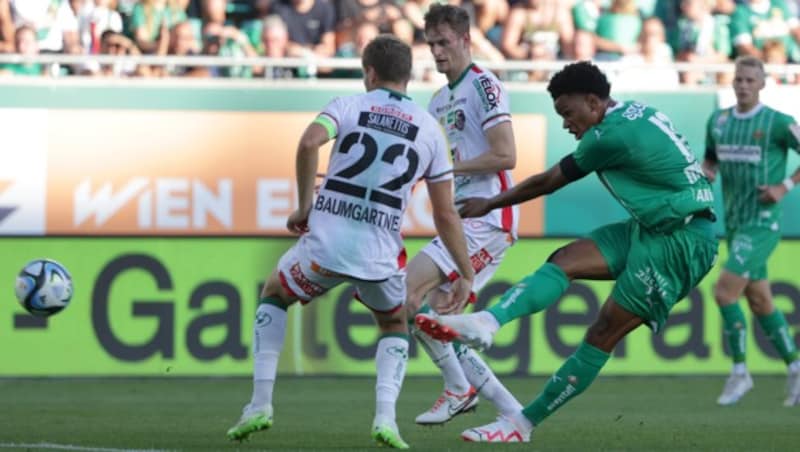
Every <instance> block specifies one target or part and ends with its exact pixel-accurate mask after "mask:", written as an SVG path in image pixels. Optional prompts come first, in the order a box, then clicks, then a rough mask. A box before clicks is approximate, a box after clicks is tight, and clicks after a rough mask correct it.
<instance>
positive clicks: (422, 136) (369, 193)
mask: <svg viewBox="0 0 800 452" xmlns="http://www.w3.org/2000/svg"><path fill="white" fill-rule="evenodd" d="M320 118H321V119H323V120H325V122H326V124H330V126H331V127H332V128H333V130H332V131H331V133H332V134H333V135H335V136H336V142H335V143H334V145H333V148H332V149H331V158H330V162H329V163H328V172H327V174H326V176H325V179H324V180H323V181H322V184H321V185H320V189H319V193H318V195H317V198H316V200H315V201H314V205H313V209H312V211H311V214H310V216H309V221H308V223H309V230H310V232H309V233H307V234H305V235H304V236H303V238H302V239H301V243H303V246H304V247H306V249H307V250H308V251H309V252H310V253H311V255H312V256H314V259H315V260H316V261H317V262H318V263H319V264H320V265H321V266H322V267H324V268H326V269H328V270H332V271H336V272H340V273H342V274H345V275H349V276H353V277H356V278H361V279H365V280H380V279H385V278H387V277H389V276H391V275H392V274H394V273H395V272H396V271H397V269H398V267H399V265H400V264H399V263H398V256H400V254H401V252H402V250H403V242H402V237H401V235H400V230H401V228H402V223H403V213H404V212H405V210H406V207H407V205H408V201H409V198H410V196H411V189H412V187H413V186H414V185H415V184H416V182H417V181H419V180H420V179H425V180H428V181H432V182H439V181H447V180H450V179H452V177H453V175H452V172H453V166H452V163H451V161H450V156H449V151H448V148H447V142H446V139H445V137H444V134H443V132H442V130H441V128H440V127H439V125H438V124H437V123H436V121H434V120H433V118H432V117H431V116H430V114H429V113H428V112H427V111H425V110H424V109H422V108H421V107H419V106H418V105H416V104H415V103H413V102H412V101H411V100H410V99H409V98H408V97H406V96H404V95H402V94H400V93H396V92H393V91H389V90H384V89H376V90H373V91H370V92H368V93H364V94H359V95H355V96H348V97H339V98H336V99H334V100H333V101H331V102H330V103H329V104H328V105H327V106H326V107H325V108H324V109H323V111H322V112H321V113H320Z"/></svg>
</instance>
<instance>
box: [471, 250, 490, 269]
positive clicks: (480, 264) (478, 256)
mask: <svg viewBox="0 0 800 452" xmlns="http://www.w3.org/2000/svg"><path fill="white" fill-rule="evenodd" d="M469 260H470V263H471V264H472V269H473V270H474V271H475V273H480V271H481V270H483V269H484V268H486V266H487V265H489V264H490V263H491V262H492V261H493V260H494V257H492V255H491V254H489V252H488V251H486V248H481V249H479V250H478V251H477V252H476V253H475V254H473V255H472V256H470V257H469Z"/></svg>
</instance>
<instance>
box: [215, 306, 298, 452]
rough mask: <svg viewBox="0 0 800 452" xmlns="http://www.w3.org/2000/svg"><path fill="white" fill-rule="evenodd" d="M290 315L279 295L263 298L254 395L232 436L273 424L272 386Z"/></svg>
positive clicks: (243, 435)
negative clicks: (288, 315) (287, 319)
mask: <svg viewBox="0 0 800 452" xmlns="http://www.w3.org/2000/svg"><path fill="white" fill-rule="evenodd" d="M286 317H287V313H286V306H285V304H283V303H282V302H281V301H280V300H279V299H278V298H273V297H264V298H262V299H261V300H260V302H259V306H258V310H257V311H256V321H255V324H254V326H253V330H254V331H253V333H254V340H253V358H254V359H253V395H252V397H251V399H250V403H248V404H247V405H246V406H245V407H244V409H243V410H242V416H241V418H240V419H239V421H238V422H237V423H236V425H234V426H233V427H231V428H230V429H228V432H227V437H228V439H230V440H233V441H242V440H244V439H247V438H248V437H249V436H250V435H251V434H253V433H255V432H258V431H260V430H266V429H268V428H270V427H272V390H273V388H274V386H275V375H276V374H277V370H278V358H279V357H280V353H281V350H282V349H283V340H284V336H285V335H286V334H285V333H286Z"/></svg>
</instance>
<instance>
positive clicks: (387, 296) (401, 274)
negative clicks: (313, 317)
mask: <svg viewBox="0 0 800 452" xmlns="http://www.w3.org/2000/svg"><path fill="white" fill-rule="evenodd" d="M278 276H279V277H280V281H281V285H282V286H283V288H284V289H285V290H286V292H287V293H288V294H289V295H292V296H295V297H297V298H298V299H299V300H300V302H301V303H303V304H306V303H308V302H310V301H311V300H312V299H314V298H316V297H319V296H320V295H322V294H324V293H325V292H327V291H328V290H330V289H332V288H334V287H336V286H338V285H339V284H343V283H350V284H353V285H354V286H355V287H356V295H355V296H356V299H357V300H359V301H361V302H362V303H364V305H366V306H367V307H368V308H370V309H371V310H373V311H375V312H380V313H391V312H394V311H397V310H398V309H400V307H402V306H403V303H405V300H406V272H405V270H404V269H401V270H399V271H398V272H397V273H395V274H394V275H392V276H390V277H389V278H387V279H385V280H383V281H364V280H362V279H357V278H352V277H349V276H347V275H342V274H341V273H336V272H332V271H329V270H326V269H324V268H322V267H320V266H319V264H317V263H316V262H314V260H313V259H312V258H311V257H310V256H308V253H306V252H304V251H303V249H302V248H300V246H299V243H296V244H295V245H294V246H292V248H291V249H289V251H287V252H286V253H285V254H284V255H283V256H281V259H280V261H279V262H278Z"/></svg>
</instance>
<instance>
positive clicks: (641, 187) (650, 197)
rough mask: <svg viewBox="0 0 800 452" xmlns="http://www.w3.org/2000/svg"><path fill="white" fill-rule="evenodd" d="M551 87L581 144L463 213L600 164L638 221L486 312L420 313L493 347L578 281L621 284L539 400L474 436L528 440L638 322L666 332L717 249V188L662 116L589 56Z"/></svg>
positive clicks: (600, 232)
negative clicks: (616, 85) (619, 96)
mask: <svg viewBox="0 0 800 452" xmlns="http://www.w3.org/2000/svg"><path fill="white" fill-rule="evenodd" d="M547 89H548V91H549V92H550V95H551V96H552V98H553V101H554V104H555V109H556V112H557V113H558V114H559V115H560V116H561V117H562V118H563V120H564V123H563V126H564V128H565V129H568V130H569V132H570V133H572V134H573V135H575V137H576V138H577V139H578V140H579V144H578V148H577V150H575V152H573V153H572V154H569V155H568V156H566V157H564V158H563V159H562V160H561V162H560V163H558V164H557V165H554V166H553V167H552V168H550V169H548V170H547V171H545V172H543V173H541V174H537V175H534V176H531V177H529V178H527V179H525V180H524V181H523V182H521V183H520V184H519V185H516V186H515V187H513V188H511V189H510V190H508V191H506V192H503V193H501V194H499V195H496V196H494V197H492V198H488V199H487V198H470V199H468V200H467V201H466V202H464V203H463V205H462V206H461V208H460V213H461V215H462V217H463V216H466V217H475V216H481V215H484V214H485V213H486V212H488V211H489V210H491V209H497V208H499V207H502V206H507V205H512V204H518V203H521V202H524V201H528V200H530V199H534V198H537V197H539V196H543V195H546V194H549V193H552V192H554V191H556V190H558V189H560V188H562V187H564V186H565V185H567V184H569V183H570V182H573V181H576V180H578V179H580V178H582V177H584V176H586V175H588V174H589V173H591V172H596V173H597V175H598V177H599V178H600V180H601V181H602V183H603V184H604V185H605V186H606V188H607V189H608V191H609V192H610V193H611V195H612V196H614V198H616V199H617V200H618V201H619V202H620V204H622V206H623V207H625V209H626V210H627V211H628V213H629V214H630V216H631V218H630V219H628V220H627V221H622V222H619V223H614V224H610V225H607V226H603V227H600V228H599V229H596V230H594V231H593V232H591V233H590V234H589V236H588V237H586V238H582V239H578V240H575V241H573V242H571V243H569V244H568V245H566V246H564V247H563V248H560V249H558V250H556V252H554V253H553V254H552V255H551V256H550V257H549V258H548V259H547V262H546V263H545V264H544V265H542V266H541V267H539V269H538V270H537V271H536V272H535V273H533V274H531V275H529V276H527V277H525V278H524V279H523V280H522V282H520V283H518V284H517V285H516V286H514V287H512V288H511V289H509V290H508V291H507V292H506V293H505V294H504V295H503V296H502V297H501V299H500V301H499V302H498V303H497V304H495V305H494V306H492V307H491V308H489V309H488V310H486V311H482V312H479V313H474V314H466V315H452V316H436V315H435V314H419V315H417V318H416V321H417V326H418V327H420V328H421V329H422V330H424V331H425V332H427V333H428V334H430V335H431V336H433V337H435V338H437V339H440V340H454V339H458V340H460V341H461V342H462V343H466V344H468V345H470V346H472V347H476V348H486V347H488V346H490V345H491V343H492V338H493V336H494V334H495V332H496V331H497V330H498V329H499V328H500V326H502V325H505V324H507V323H509V322H511V321H512V320H514V319H517V318H519V317H522V316H526V315H531V314H534V313H536V312H540V311H542V310H544V309H546V308H548V307H549V306H552V305H553V304H554V303H555V302H556V301H558V300H559V299H560V298H561V296H562V295H563V294H564V292H565V291H566V290H567V287H568V286H569V283H570V281H571V280H573V279H605V280H615V281H616V284H615V285H614V289H613V290H612V292H611V295H610V296H609V297H608V299H607V300H606V302H605V303H604V305H603V307H602V308H601V309H600V312H599V314H598V317H597V319H596V320H595V322H594V323H593V324H592V325H591V326H590V327H589V329H588V331H587V333H586V336H585V338H584V340H583V342H582V343H581V344H580V345H579V346H578V348H577V350H576V351H575V353H573V354H572V356H570V357H569V358H568V359H567V360H566V362H564V364H563V365H562V366H561V368H560V369H558V370H557V371H556V373H555V374H554V375H553V376H552V378H550V379H549V380H548V381H547V383H546V384H545V387H544V389H543V390H542V392H541V393H540V394H539V395H538V396H537V397H536V399H535V400H533V402H531V403H530V404H529V405H528V406H526V407H525V408H523V409H522V410H521V411H519V412H517V413H514V414H513V415H511V416H505V417H502V416H501V417H500V418H498V420H497V421H496V422H493V423H491V424H488V425H485V426H482V427H477V428H472V429H469V430H466V431H464V432H463V433H462V435H461V436H462V438H464V439H466V440H468V441H486V442H509V441H520V442H524V441H528V440H529V438H530V434H531V432H532V431H533V429H534V427H535V426H539V425H540V424H541V423H542V422H543V421H544V420H545V419H546V418H547V417H548V416H550V415H551V414H553V413H554V412H555V411H556V410H558V409H559V408H560V407H561V406H563V405H564V404H565V403H566V402H567V401H569V400H570V399H572V398H573V397H575V396H577V395H578V394H580V393H581V392H583V391H584V390H585V389H586V388H588V387H589V385H590V384H591V383H592V381H593V380H594V379H595V377H596V376H597V374H598V373H599V372H600V369H602V367H603V366H604V365H605V363H606V361H608V359H609V357H610V356H611V355H610V354H611V351H612V350H613V349H614V347H615V346H616V345H617V343H618V342H619V341H620V340H621V339H622V338H624V337H625V336H626V335H627V334H628V333H629V332H631V331H633V330H634V329H636V328H637V327H638V326H639V325H642V324H645V325H647V326H648V327H650V328H651V329H652V330H653V331H655V332H658V331H659V330H661V328H662V327H663V325H664V323H665V322H666V320H667V317H668V316H669V311H670V309H672V307H673V306H674V305H675V304H676V303H677V302H678V301H679V300H681V299H683V298H684V297H685V296H686V294H687V293H689V291H690V290H691V289H692V288H693V287H694V286H696V285H697V283H699V282H700V280H702V279H703V277H704V276H705V275H706V274H707V273H708V271H709V270H710V269H711V267H712V266H713V264H714V260H715V259H716V256H717V240H716V237H715V236H714V231H713V224H712V222H713V221H714V218H715V215H714V212H713V207H712V205H713V203H714V195H713V193H712V190H711V187H710V185H709V182H708V180H707V179H706V177H705V176H704V175H703V171H702V168H701V165H700V162H699V161H697V159H696V158H695V156H694V154H693V153H692V152H691V150H690V149H689V145H688V144H687V143H686V140H685V139H684V138H683V136H681V135H680V134H679V133H678V132H677V131H675V129H674V128H673V126H672V123H671V122H670V120H669V119H668V118H667V116H666V115H664V114H663V113H661V112H659V111H657V110H655V109H653V108H650V107H647V106H645V105H642V104H640V103H637V102H619V101H616V100H614V99H612V98H611V97H609V91H610V85H609V83H608V80H607V79H606V77H605V75H604V74H603V73H602V72H600V70H599V69H598V68H597V66H594V65H593V64H591V63H589V62H578V63H574V64H570V65H567V66H565V67H564V69H563V70H561V71H560V72H558V73H557V74H556V75H555V76H554V77H553V78H552V80H550V83H549V85H548V87H547Z"/></svg>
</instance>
